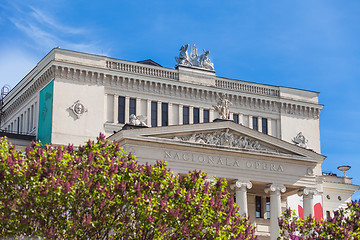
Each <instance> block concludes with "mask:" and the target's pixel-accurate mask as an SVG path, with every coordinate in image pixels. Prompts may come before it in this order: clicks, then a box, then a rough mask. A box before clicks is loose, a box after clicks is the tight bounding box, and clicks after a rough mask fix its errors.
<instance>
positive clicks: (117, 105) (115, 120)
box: [113, 95, 119, 124]
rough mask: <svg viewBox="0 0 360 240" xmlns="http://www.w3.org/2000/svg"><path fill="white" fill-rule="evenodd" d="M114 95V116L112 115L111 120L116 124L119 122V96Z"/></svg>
mask: <svg viewBox="0 0 360 240" xmlns="http://www.w3.org/2000/svg"><path fill="white" fill-rule="evenodd" d="M113 96H114V99H113V100H114V111H113V112H114V117H113V120H114V123H115V124H118V123H119V116H118V113H119V96H118V95H113Z"/></svg>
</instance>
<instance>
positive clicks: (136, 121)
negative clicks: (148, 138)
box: [129, 114, 147, 126]
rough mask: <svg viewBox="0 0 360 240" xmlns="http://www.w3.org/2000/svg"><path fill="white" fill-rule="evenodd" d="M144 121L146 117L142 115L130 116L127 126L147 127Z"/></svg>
mask: <svg viewBox="0 0 360 240" xmlns="http://www.w3.org/2000/svg"><path fill="white" fill-rule="evenodd" d="M145 121H146V117H144V116H142V115H139V116H136V115H135V114H131V115H130V121H129V124H130V125H134V126H147V125H146V123H145Z"/></svg>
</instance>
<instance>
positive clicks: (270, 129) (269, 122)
mask: <svg viewBox="0 0 360 240" xmlns="http://www.w3.org/2000/svg"><path fill="white" fill-rule="evenodd" d="M268 134H269V135H270V136H273V134H272V119H271V118H268Z"/></svg>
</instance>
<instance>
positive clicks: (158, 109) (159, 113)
mask: <svg viewBox="0 0 360 240" xmlns="http://www.w3.org/2000/svg"><path fill="white" fill-rule="evenodd" d="M161 103H162V102H160V101H159V102H158V103H157V126H158V127H160V126H161V123H162V119H161V111H162V109H161Z"/></svg>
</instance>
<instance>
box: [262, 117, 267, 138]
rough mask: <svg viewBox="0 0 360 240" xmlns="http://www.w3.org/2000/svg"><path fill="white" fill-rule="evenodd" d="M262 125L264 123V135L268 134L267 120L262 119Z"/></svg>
mask: <svg viewBox="0 0 360 240" xmlns="http://www.w3.org/2000/svg"><path fill="white" fill-rule="evenodd" d="M261 123H262V125H261V126H262V133H265V134H268V120H267V118H262V119H261Z"/></svg>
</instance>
